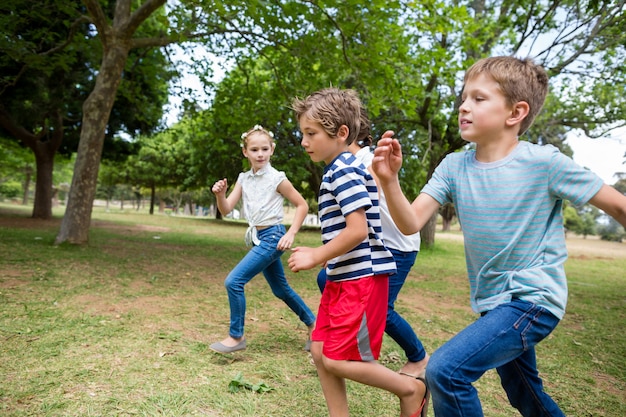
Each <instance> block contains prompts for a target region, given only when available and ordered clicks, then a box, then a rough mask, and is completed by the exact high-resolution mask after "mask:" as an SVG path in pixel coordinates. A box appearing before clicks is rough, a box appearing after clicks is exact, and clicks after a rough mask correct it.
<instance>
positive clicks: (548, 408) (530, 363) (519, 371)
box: [497, 347, 565, 417]
mask: <svg viewBox="0 0 626 417" xmlns="http://www.w3.org/2000/svg"><path fill="white" fill-rule="evenodd" d="M497 371H498V375H500V382H501V383H502V387H503V388H504V390H505V391H506V394H507V396H508V398H509V402H510V403H511V405H512V406H513V407H515V408H516V409H518V410H519V412H520V414H521V415H523V416H550V417H560V416H562V417H564V416H565V414H564V413H563V412H562V411H561V409H560V408H559V406H558V405H557V404H556V403H555V402H554V400H553V399H552V398H551V397H550V396H549V395H548V394H547V393H546V392H545V391H544V390H543V381H542V380H541V378H539V372H538V371H537V362H536V359H535V348H534V347H533V348H530V349H528V350H527V351H526V352H524V353H523V354H522V355H521V356H520V357H518V358H517V359H515V360H513V361H511V362H509V363H507V364H505V365H503V366H500V367H498V368H497Z"/></svg>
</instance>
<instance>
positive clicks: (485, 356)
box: [426, 300, 562, 417]
mask: <svg viewBox="0 0 626 417" xmlns="http://www.w3.org/2000/svg"><path fill="white" fill-rule="evenodd" d="M557 323H558V319H557V318H556V317H554V316H553V315H552V314H550V313H549V312H547V311H546V310H545V309H543V308H541V307H538V306H536V305H534V304H531V303H528V302H524V301H520V300H513V301H512V302H510V303H507V304H503V305H500V306H498V307H496V308H495V309H493V310H492V311H490V312H489V313H487V314H485V315H483V316H482V317H480V318H479V319H478V320H476V321H475V322H474V323H472V324H470V325H469V326H467V327H466V328H465V329H463V330H462V331H461V332H460V333H458V334H457V335H456V336H454V337H453V338H452V339H450V340H449V341H448V342H447V343H445V344H444V345H443V346H441V347H440V348H439V349H437V350H436V351H435V352H434V353H433V354H432V356H431V358H430V360H429V362H428V367H427V368H426V380H427V381H428V387H429V389H430V391H431V393H432V399H433V408H434V409H435V414H436V415H440V416H446V417H454V416H463V417H474V416H480V417H482V416H483V411H482V407H481V404H480V400H479V399H478V394H477V392H476V390H475V389H474V387H473V386H472V383H473V382H474V381H476V380H477V379H478V378H480V377H481V376H482V375H483V374H484V373H485V372H486V371H487V370H489V369H494V368H499V367H504V366H505V365H506V364H508V363H510V362H512V361H514V360H515V359H517V358H520V357H521V355H523V354H524V352H525V351H527V350H528V349H532V348H533V347H534V346H535V345H536V344H537V343H539V342H540V341H541V340H543V339H544V338H545V337H546V336H547V335H548V334H550V332H551V331H552V330H553V329H554V327H556V325H557ZM527 366H528V367H529V369H527V370H526V371H525V372H524V373H525V374H526V373H527V372H529V373H531V374H533V373H536V372H537V370H536V367H535V366H534V363H533V362H532V361H529V362H527ZM503 369H508V368H503ZM538 388H539V389H540V387H537V386H529V387H527V389H530V390H531V392H534V394H535V395H537V397H536V398H541V397H547V395H544V394H541V393H540V392H538V391H537V389H538ZM547 398H549V397H547ZM550 402H552V401H551V400H550ZM546 409H549V408H546ZM557 409H558V408H557ZM520 411H521V410H520ZM525 415H526V414H525ZM528 415H530V414H528ZM538 415H552V416H559V415H562V413H561V414H559V412H557V413H553V414H538Z"/></svg>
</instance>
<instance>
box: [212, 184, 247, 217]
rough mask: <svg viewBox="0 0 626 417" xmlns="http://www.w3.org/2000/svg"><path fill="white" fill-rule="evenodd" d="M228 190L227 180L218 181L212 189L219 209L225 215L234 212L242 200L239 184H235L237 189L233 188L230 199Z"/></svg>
mask: <svg viewBox="0 0 626 417" xmlns="http://www.w3.org/2000/svg"><path fill="white" fill-rule="evenodd" d="M227 190H228V180H226V178H224V179H221V180H218V181H216V182H215V184H213V187H212V188H211V191H213V193H214V194H215V198H216V200H217V208H218V209H219V210H220V213H222V214H223V215H226V214H228V213H230V212H231V211H233V209H234V208H235V204H237V202H238V201H239V200H240V199H241V185H240V184H239V183H235V188H233V190H232V191H231V193H230V195H229V196H228V198H227V197H226V191H227Z"/></svg>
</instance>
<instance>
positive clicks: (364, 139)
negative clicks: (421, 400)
mask: <svg viewBox="0 0 626 417" xmlns="http://www.w3.org/2000/svg"><path fill="white" fill-rule="evenodd" d="M371 146H372V135H371V130H370V120H369V117H368V116H367V111H366V110H365V108H362V109H361V119H360V129H359V137H358V138H357V140H355V141H354V142H352V143H351V144H350V146H348V150H349V151H350V152H351V153H352V154H353V155H354V156H355V158H356V160H357V161H358V162H359V163H361V164H363V166H364V167H365V168H367V169H368V171H369V173H370V174H372V176H373V177H374V180H376V175H375V174H374V173H373V172H372V171H371V168H370V165H371V164H372V159H373V158H374V153H373V152H372V148H371ZM378 197H379V207H380V220H381V224H382V228H383V237H384V242H385V247H386V248H387V249H388V250H389V252H391V255H392V256H393V259H394V261H395V262H396V273H395V274H392V275H389V296H388V297H389V298H388V300H387V323H386V325H385V333H387V334H388V335H389V336H390V337H391V338H392V339H393V340H394V341H395V342H396V343H397V344H398V346H400V348H402V350H403V351H404V353H405V355H406V357H407V362H406V363H405V364H404V366H402V368H401V369H400V371H399V372H400V373H401V374H404V375H408V376H413V377H414V378H422V379H423V378H424V372H425V370H426V364H428V358H429V356H428V354H427V353H426V349H424V345H423V344H422V342H421V341H420V340H419V338H418V337H417V335H416V334H415V331H414V330H413V328H412V327H411V325H410V324H409V323H408V322H407V321H406V320H405V319H404V317H402V316H401V315H400V314H399V313H398V312H397V311H396V308H395V303H396V300H397V298H398V294H399V293H400V290H401V289H402V287H403V286H404V282H405V281H406V279H407V277H408V275H409V272H410V271H411V268H412V267H413V265H414V264H415V259H416V258H417V254H418V252H419V250H420V243H421V239H420V233H419V232H417V233H414V234H412V235H408V236H407V235H405V234H403V233H402V232H400V230H398V227H397V226H396V225H395V223H394V222H393V219H392V218H391V215H390V214H389V208H388V207H387V201H386V199H385V193H383V192H382V190H381V189H380V187H379V188H378ZM317 284H318V286H319V288H320V291H323V290H324V287H325V285H326V268H322V269H321V270H320V272H319V274H318V275H317Z"/></svg>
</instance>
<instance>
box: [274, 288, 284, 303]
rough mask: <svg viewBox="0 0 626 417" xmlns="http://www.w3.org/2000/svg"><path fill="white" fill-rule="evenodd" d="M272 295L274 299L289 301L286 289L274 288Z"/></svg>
mask: <svg viewBox="0 0 626 417" xmlns="http://www.w3.org/2000/svg"><path fill="white" fill-rule="evenodd" d="M272 293H273V294H274V297H276V298H278V299H279V300H282V301H285V300H286V299H287V290H286V289H284V288H282V287H281V288H272Z"/></svg>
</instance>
